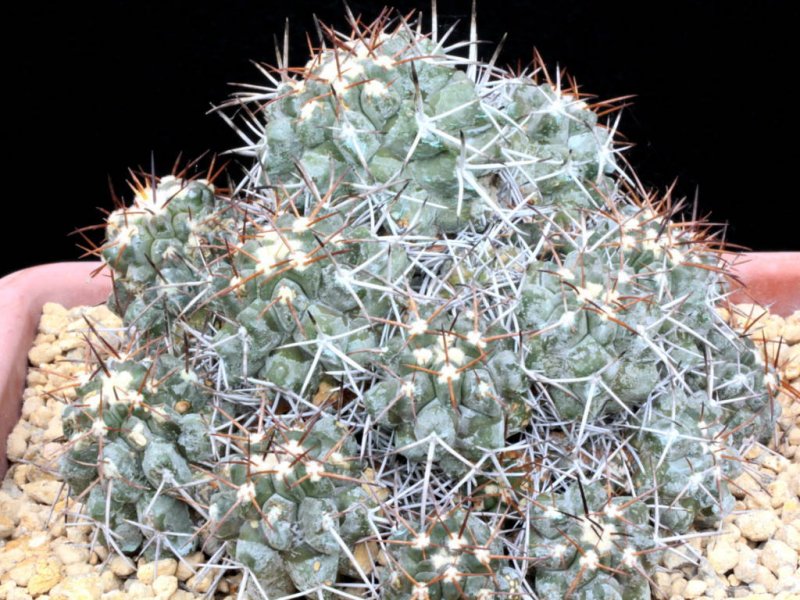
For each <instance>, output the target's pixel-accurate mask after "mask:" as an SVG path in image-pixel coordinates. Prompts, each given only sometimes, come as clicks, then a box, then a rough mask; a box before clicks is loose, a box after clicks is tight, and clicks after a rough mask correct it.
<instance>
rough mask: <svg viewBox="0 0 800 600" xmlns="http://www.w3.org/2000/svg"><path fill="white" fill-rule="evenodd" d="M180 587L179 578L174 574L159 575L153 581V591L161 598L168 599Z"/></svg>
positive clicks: (161, 599) (162, 599)
mask: <svg viewBox="0 0 800 600" xmlns="http://www.w3.org/2000/svg"><path fill="white" fill-rule="evenodd" d="M177 589H178V578H177V577H175V576H174V575H159V576H158V577H156V578H155V581H153V591H154V592H155V593H156V595H157V596H158V598H159V600H167V598H169V597H170V596H171V595H172V594H174V593H175V590H177Z"/></svg>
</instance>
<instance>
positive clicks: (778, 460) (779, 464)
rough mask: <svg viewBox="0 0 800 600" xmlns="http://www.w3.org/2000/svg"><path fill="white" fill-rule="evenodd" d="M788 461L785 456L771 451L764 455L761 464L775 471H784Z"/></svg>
mask: <svg viewBox="0 0 800 600" xmlns="http://www.w3.org/2000/svg"><path fill="white" fill-rule="evenodd" d="M788 463H789V461H788V460H786V458H784V457H783V456H781V455H779V454H772V453H770V454H767V455H765V456H764V460H763V461H762V462H761V466H762V467H764V468H766V469H769V470H770V471H774V472H775V473H783V471H785V470H786V466H787V465H788Z"/></svg>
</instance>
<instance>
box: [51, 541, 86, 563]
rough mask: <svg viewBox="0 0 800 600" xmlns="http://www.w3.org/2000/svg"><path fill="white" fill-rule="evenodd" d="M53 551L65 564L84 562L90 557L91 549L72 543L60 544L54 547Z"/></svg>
mask: <svg viewBox="0 0 800 600" xmlns="http://www.w3.org/2000/svg"><path fill="white" fill-rule="evenodd" d="M53 553H54V554H55V555H56V556H57V557H58V559H59V560H60V561H61V562H62V563H64V564H65V565H71V564H73V563H78V562H84V561H86V560H87V559H88V558H89V551H88V550H87V549H86V548H81V547H79V546H74V545H72V544H58V545H57V546H56V547H55V548H53Z"/></svg>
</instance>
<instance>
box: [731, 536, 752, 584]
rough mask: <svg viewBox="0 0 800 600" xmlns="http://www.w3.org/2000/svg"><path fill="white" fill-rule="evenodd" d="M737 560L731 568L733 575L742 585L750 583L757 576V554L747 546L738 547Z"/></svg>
mask: <svg viewBox="0 0 800 600" xmlns="http://www.w3.org/2000/svg"><path fill="white" fill-rule="evenodd" d="M738 550H739V560H738V562H737V563H736V566H735V567H734V568H733V574H734V575H736V577H737V578H738V579H739V581H742V582H744V583H752V582H754V581H755V580H756V576H757V575H758V554H756V552H755V550H753V549H752V548H750V547H749V546H748V545H747V544H744V543H743V544H740V545H739V546H738Z"/></svg>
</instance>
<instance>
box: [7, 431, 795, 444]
mask: <svg viewBox="0 0 800 600" xmlns="http://www.w3.org/2000/svg"><path fill="white" fill-rule="evenodd" d="M8 439H9V440H11V438H8ZM787 441H788V442H789V445H791V446H800V427H793V428H792V429H791V430H789V437H788V438H787Z"/></svg>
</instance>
